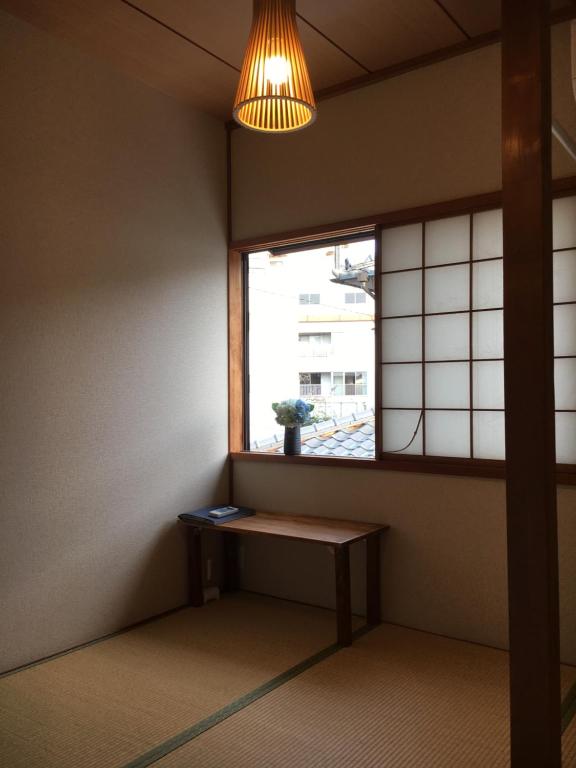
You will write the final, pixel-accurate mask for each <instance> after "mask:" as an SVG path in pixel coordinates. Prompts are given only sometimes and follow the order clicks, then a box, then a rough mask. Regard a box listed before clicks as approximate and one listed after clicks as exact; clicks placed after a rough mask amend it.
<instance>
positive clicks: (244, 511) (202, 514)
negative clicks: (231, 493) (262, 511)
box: [178, 504, 254, 525]
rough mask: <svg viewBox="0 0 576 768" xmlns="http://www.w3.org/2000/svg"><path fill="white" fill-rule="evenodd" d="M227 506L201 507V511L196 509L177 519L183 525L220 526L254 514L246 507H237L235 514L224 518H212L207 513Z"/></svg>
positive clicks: (184, 513)
mask: <svg viewBox="0 0 576 768" xmlns="http://www.w3.org/2000/svg"><path fill="white" fill-rule="evenodd" d="M227 507H228V505H227V504H215V505H214V506H213V507H203V508H202V509H196V510H194V512H183V513H182V514H181V515H178V518H179V519H180V520H182V522H183V523H207V524H208V525H222V524H223V523H230V522H232V520H239V519H240V518H241V517H250V515H253V514H254V510H253V509H249V508H248V507H238V508H237V509H238V511H237V512H232V513H231V514H229V515H225V516H224V517H213V516H211V515H210V514H209V513H210V512H214V511H216V510H219V509H227Z"/></svg>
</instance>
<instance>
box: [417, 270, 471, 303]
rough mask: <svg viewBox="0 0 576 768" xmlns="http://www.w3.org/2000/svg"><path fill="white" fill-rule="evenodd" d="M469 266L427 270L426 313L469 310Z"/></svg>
mask: <svg viewBox="0 0 576 768" xmlns="http://www.w3.org/2000/svg"><path fill="white" fill-rule="evenodd" d="M468 275H469V266H468V264H462V265H459V266H455V267H438V268H436V269H427V270H426V312H453V311H455V310H460V309H468V294H469V289H468Z"/></svg>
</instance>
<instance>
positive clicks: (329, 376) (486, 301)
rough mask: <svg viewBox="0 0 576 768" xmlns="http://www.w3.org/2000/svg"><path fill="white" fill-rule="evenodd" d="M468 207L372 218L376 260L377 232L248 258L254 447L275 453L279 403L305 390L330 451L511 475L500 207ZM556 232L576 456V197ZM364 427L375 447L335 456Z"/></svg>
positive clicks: (567, 411)
mask: <svg viewBox="0 0 576 768" xmlns="http://www.w3.org/2000/svg"><path fill="white" fill-rule="evenodd" d="M451 209H452V211H454V210H455V209H454V206H451ZM437 210H438V206H435V212H436V211H437ZM460 211H461V213H458V215H454V214H453V213H451V215H450V216H445V217H441V218H425V217H423V218H422V219H421V220H416V221H415V220H414V219H412V220H411V221H410V220H409V223H406V221H407V219H406V218H405V219H404V221H403V222H402V221H401V219H400V220H399V221H398V223H396V224H394V223H388V222H387V223H386V225H385V226H382V227H375V236H376V238H377V240H378V245H379V253H378V258H376V254H375V242H374V239H373V238H372V237H368V236H367V235H366V234H364V235H356V234H351V235H350V236H349V237H350V239H349V240H347V241H340V244H338V243H335V242H334V241H331V243H330V244H329V245H328V246H326V247H324V246H320V245H317V246H316V245H313V244H308V245H301V246H298V247H296V246H291V247H290V248H288V247H286V248H284V250H283V249H282V248H278V249H277V250H274V251H273V252H268V251H266V252H263V251H260V252H258V253H254V254H250V255H247V256H246V257H245V258H246V260H247V262H248V285H247V288H248V304H249V319H248V327H249V333H248V359H249V361H250V370H249V371H248V373H249V379H250V387H249V398H248V400H249V426H250V430H249V431H250V445H251V447H252V449H254V450H276V449H275V448H274V445H275V444H277V443H279V441H280V437H281V435H280V433H281V431H282V430H281V428H278V427H277V426H276V425H275V424H274V423H273V421H271V418H270V414H269V410H270V402H271V401H276V400H279V399H285V398H287V397H295V396H300V397H303V398H305V399H309V400H310V401H311V402H313V404H314V406H315V408H314V412H313V413H314V423H312V424H310V425H308V426H307V427H306V428H305V430H308V431H307V432H306V435H305V442H306V441H308V442H309V444H310V445H314V444H319V449H318V450H319V451H320V455H326V456H332V455H339V456H342V455H348V456H358V457H369V456H372V457H377V458H381V459H382V466H386V465H390V466H391V464H392V461H393V462H394V466H395V467H397V466H400V465H403V464H405V463H406V461H407V462H408V463H409V464H410V463H412V465H414V462H417V463H418V462H420V463H419V464H418V466H422V467H424V466H426V465H425V463H424V461H423V457H426V461H427V462H428V466H432V467H439V466H446V462H449V461H450V460H451V459H455V460H457V461H458V462H459V463H458V466H459V467H468V466H470V467H471V468H473V467H476V468H477V469H478V468H480V469H481V468H484V469H485V468H486V467H487V466H489V467H490V469H489V470H488V471H492V469H491V468H492V467H494V468H495V469H494V471H501V469H499V468H501V467H502V464H501V463H498V462H501V461H502V460H504V459H505V430H504V349H503V346H504V345H503V321H504V317H503V316H504V312H503V250H502V212H501V210H500V209H497V208H494V209H492V210H475V209H473V208H471V209H470V210H469V211H465V209H464V208H463V207H461V208H460ZM553 230H554V231H553V279H554V288H553V303H554V358H555V359H554V375H555V401H556V454H557V460H558V463H559V464H564V465H575V464H576V196H568V197H560V198H557V199H555V200H554V204H553ZM324 242H327V241H324ZM344 244H345V245H344ZM344 247H345V249H346V250H345V251H342V253H345V254H346V257H345V258H343V257H342V256H341V253H340V249H341V248H344ZM298 248H301V250H298ZM272 264H273V265H274V266H275V267H280V266H282V269H274V270H272V269H268V265H269V266H272ZM301 285H302V287H300V286H301ZM376 294H378V295H376ZM374 297H376V304H377V306H378V309H379V314H378V317H377V318H375V317H374V306H375V302H374ZM310 305H314V306H310ZM357 429H364V430H365V433H366V434H368V433H370V430H371V429H372V430H377V434H376V432H374V433H373V435H372V439H373V443H374V445H373V447H372V448H371V449H369V450H368V451H365V452H364V453H361V452H358V453H348V454H346V453H342V452H340V453H336V450H337V448H336V445H337V443H338V442H339V441H341V443H342V444H344V443H346V441H348V443H349V444H350V445H351V444H352V441H353V440H354V439H356V438H354V431H355V430H357ZM347 430H348V431H347ZM310 435H312V437H310ZM357 438H358V439H361V438H360V436H359V435H358V434H357ZM275 441H276V443H275ZM246 447H247V446H246ZM419 457H420V458H419ZM434 457H438V461H433V459H434ZM403 460H406V461H403ZM477 460H480V461H477ZM486 460H495V462H496V463H495V464H494V465H492V464H490V465H488V464H486ZM454 463H455V462H453V464H454ZM480 469H478V471H480ZM471 471H472V470H471ZM571 472H572V467H571V466H567V467H565V469H564V470H563V473H564V474H565V476H566V475H568V474H569V473H571Z"/></svg>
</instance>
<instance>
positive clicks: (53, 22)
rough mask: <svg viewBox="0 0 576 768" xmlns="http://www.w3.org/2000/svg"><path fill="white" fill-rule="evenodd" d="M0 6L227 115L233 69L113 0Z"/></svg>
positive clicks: (41, 0)
mask: <svg viewBox="0 0 576 768" xmlns="http://www.w3.org/2000/svg"><path fill="white" fill-rule="evenodd" d="M0 7H2V8H4V9H5V10H6V11H8V12H9V13H12V14H13V15H14V16H18V17H20V18H23V19H25V20H27V21H29V22H31V23H32V24H35V25H36V26H39V27H42V28H43V29H45V30H47V31H48V32H52V33H55V34H57V35H60V36H63V37H66V38H67V39H68V40H69V41H71V42H72V43H73V44H74V45H76V46H77V47H78V48H80V49H82V50H84V51H86V52H88V53H92V54H96V55H97V56H99V57H100V58H104V59H106V60H107V61H108V62H109V63H111V64H112V65H113V66H115V67H116V68H117V69H120V70H121V71H123V72H125V73H126V74H128V75H131V76H133V77H135V78H137V79H139V80H141V81H143V82H145V83H146V84H147V85H150V86H152V87H153V88H156V89H157V90H160V91H162V92H164V93H166V94H168V95H171V96H174V97H176V98H177V99H179V100H181V101H184V102H187V103H189V104H192V105H194V106H196V107H197V108H198V109H201V110H204V111H206V112H208V113H210V114H213V115H215V116H217V117H221V118H224V119H226V118H228V117H229V113H230V106H229V105H230V104H231V103H232V100H233V98H234V92H235V88H236V83H237V79H238V73H237V72H236V71H235V70H234V69H233V68H231V67H228V66H226V65H225V64H223V63H221V62H220V61H218V60H217V59H215V58H213V57H212V56H210V55H209V54H207V53H204V52H203V51H201V50H200V49H198V48H196V47H195V46H193V45H191V44H190V43H188V42H186V41H185V40H183V39H182V38H180V37H178V36H177V35H175V34H174V33H172V32H170V31H169V30H167V29H164V28H163V27H162V26H160V25H159V24H156V23H155V22H154V21H151V20H150V19H148V18H146V17H145V16H143V15H142V14H140V13H138V12H136V11H134V10H133V9H132V8H130V7H129V6H128V5H126V4H124V3H122V2H119V0H0Z"/></svg>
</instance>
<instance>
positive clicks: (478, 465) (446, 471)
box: [230, 451, 576, 486]
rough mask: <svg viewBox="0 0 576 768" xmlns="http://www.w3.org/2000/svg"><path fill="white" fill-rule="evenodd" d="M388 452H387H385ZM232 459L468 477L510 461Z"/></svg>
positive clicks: (565, 481) (502, 468)
mask: <svg viewBox="0 0 576 768" xmlns="http://www.w3.org/2000/svg"><path fill="white" fill-rule="evenodd" d="M384 456H385V454H384ZM230 458H231V459H232V462H240V463H244V462H257V463H258V462H259V463H261V464H279V465H282V464H301V465H302V466H309V467H335V468H336V469H360V470H366V469H368V470H378V471H385V472H386V471H387V472H416V473H421V474H435V475H455V476H464V477H492V478H496V479H500V480H503V479H504V478H505V477H506V463H505V462H504V461H491V460H489V459H457V458H442V457H441V456H408V455H399V456H390V458H381V459H347V458H340V457H338V456H284V455H283V454H280V453H258V452H257V451H236V452H233V453H231V454H230ZM556 479H557V482H558V485H565V486H574V485H576V466H573V465H565V464H559V465H557V468H556Z"/></svg>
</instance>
